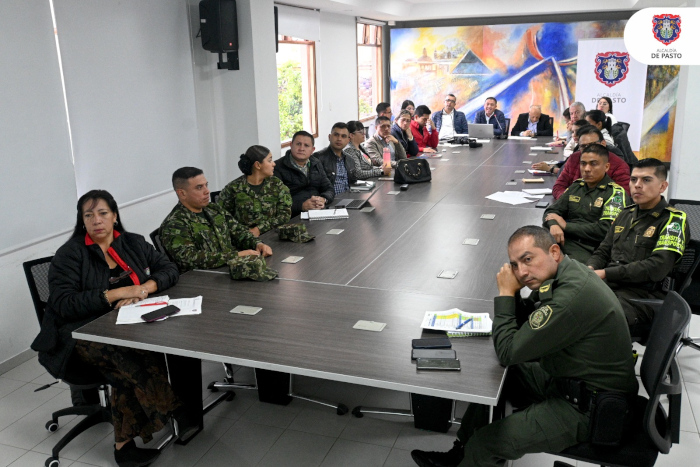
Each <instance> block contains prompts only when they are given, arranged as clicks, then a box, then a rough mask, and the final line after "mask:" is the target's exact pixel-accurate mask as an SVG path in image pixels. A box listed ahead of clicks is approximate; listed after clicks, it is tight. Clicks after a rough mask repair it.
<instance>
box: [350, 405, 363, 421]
mask: <svg viewBox="0 0 700 467" xmlns="http://www.w3.org/2000/svg"><path fill="white" fill-rule="evenodd" d="M352 414H353V415H354V416H355V417H357V418H362V417H364V416H365V414H363V413H362V406H361V405H358V406H357V407H355V408H354V409H352Z"/></svg>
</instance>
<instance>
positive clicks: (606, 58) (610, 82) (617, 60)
mask: <svg viewBox="0 0 700 467" xmlns="http://www.w3.org/2000/svg"><path fill="white" fill-rule="evenodd" d="M595 61H596V67H595V77H596V79H597V80H598V81H600V82H601V83H603V84H604V85H606V86H607V87H609V88H611V87H613V86H615V85H616V84H617V83H619V82H621V81H623V80H624V79H625V78H626V77H627V72H628V71H629V62H630V54H628V53H627V52H604V53H600V54H597V55H596V57H595Z"/></svg>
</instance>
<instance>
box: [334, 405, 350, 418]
mask: <svg viewBox="0 0 700 467" xmlns="http://www.w3.org/2000/svg"><path fill="white" fill-rule="evenodd" d="M349 410H350V409H348V406H347V405H345V404H338V408H337V409H336V411H335V413H337V414H338V415H345V414H346V413H348V411H349Z"/></svg>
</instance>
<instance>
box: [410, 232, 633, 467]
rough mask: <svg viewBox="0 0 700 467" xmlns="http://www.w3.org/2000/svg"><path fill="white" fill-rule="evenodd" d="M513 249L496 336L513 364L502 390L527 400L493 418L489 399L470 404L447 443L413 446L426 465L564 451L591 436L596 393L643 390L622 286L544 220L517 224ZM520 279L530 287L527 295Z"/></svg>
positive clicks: (494, 461) (502, 277)
mask: <svg viewBox="0 0 700 467" xmlns="http://www.w3.org/2000/svg"><path fill="white" fill-rule="evenodd" d="M508 256H509V259H510V263H509V264H505V265H503V267H502V268H501V270H500V272H499V273H498V274H497V276H496V281H497V284H498V290H499V296H498V297H496V298H495V299H494V309H495V312H494V322H493V341H494V347H495V349H496V354H497V355H498V359H499V361H500V362H501V363H502V364H503V365H509V368H508V377H507V379H506V383H505V385H504V395H505V397H507V398H508V400H510V401H511V402H512V403H513V405H514V406H515V407H518V408H522V410H520V411H517V412H515V413H513V414H511V415H508V416H507V417H505V418H503V419H501V420H498V421H494V422H493V423H491V424H488V421H489V420H488V418H489V408H488V406H485V405H481V404H474V403H472V404H470V405H469V408H468V409H467V411H466V413H465V414H464V417H463V419H462V425H461V427H460V429H459V431H458V433H457V438H458V439H457V441H455V445H454V447H453V448H452V449H451V450H450V451H448V452H446V453H442V452H424V451H418V450H416V451H413V452H412V453H411V455H412V457H413V459H414V460H415V461H416V463H417V464H418V465H420V466H422V467H426V466H443V467H447V466H458V465H459V466H498V465H502V464H503V462H504V460H512V459H519V458H520V457H522V456H523V455H525V454H527V453H535V452H544V451H550V452H558V451H561V450H563V449H565V448H567V447H569V446H573V445H575V444H578V443H580V442H583V441H586V440H588V439H589V437H590V434H589V421H590V418H591V401H592V400H594V399H595V397H597V395H598V394H600V393H602V392H606V393H607V392H615V393H618V394H621V397H623V398H629V397H633V396H634V395H636V394H637V388H638V386H637V380H636V378H635V375H634V363H633V359H632V352H630V348H631V346H632V343H631V340H630V334H629V328H628V327H627V322H626V320H625V317H624V314H623V312H622V308H621V307H620V303H619V301H618V300H617V298H616V297H615V294H613V293H612V291H611V290H610V289H609V288H608V287H606V286H605V284H604V283H603V282H601V281H599V280H598V278H597V277H596V276H595V274H594V273H593V271H591V270H590V269H588V268H586V266H584V265H583V264H581V263H579V262H578V261H574V260H572V259H570V258H568V257H567V256H565V255H564V254H562V252H561V250H560V248H559V245H557V244H556V242H555V241H554V238H553V237H552V236H551V235H550V234H549V232H547V230H545V229H543V228H541V227H536V226H526V227H521V228H520V229H518V230H517V231H516V232H515V233H514V234H513V235H512V236H511V238H510V239H509V241H508ZM523 286H525V287H528V288H529V289H531V290H532V293H531V294H530V296H529V297H528V298H527V299H522V298H521V296H520V289H521V288H522V287H523ZM591 297H595V300H591ZM621 432H622V429H620V430H619V434H620V435H621Z"/></svg>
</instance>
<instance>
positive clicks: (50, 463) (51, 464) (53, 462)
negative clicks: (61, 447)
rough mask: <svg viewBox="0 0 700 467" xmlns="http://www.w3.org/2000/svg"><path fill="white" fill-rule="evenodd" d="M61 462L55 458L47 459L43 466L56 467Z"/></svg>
mask: <svg viewBox="0 0 700 467" xmlns="http://www.w3.org/2000/svg"><path fill="white" fill-rule="evenodd" d="M60 463H61V461H59V460H58V458H56V457H49V458H48V459H46V462H44V465H45V466H46V467H58V464H60Z"/></svg>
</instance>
